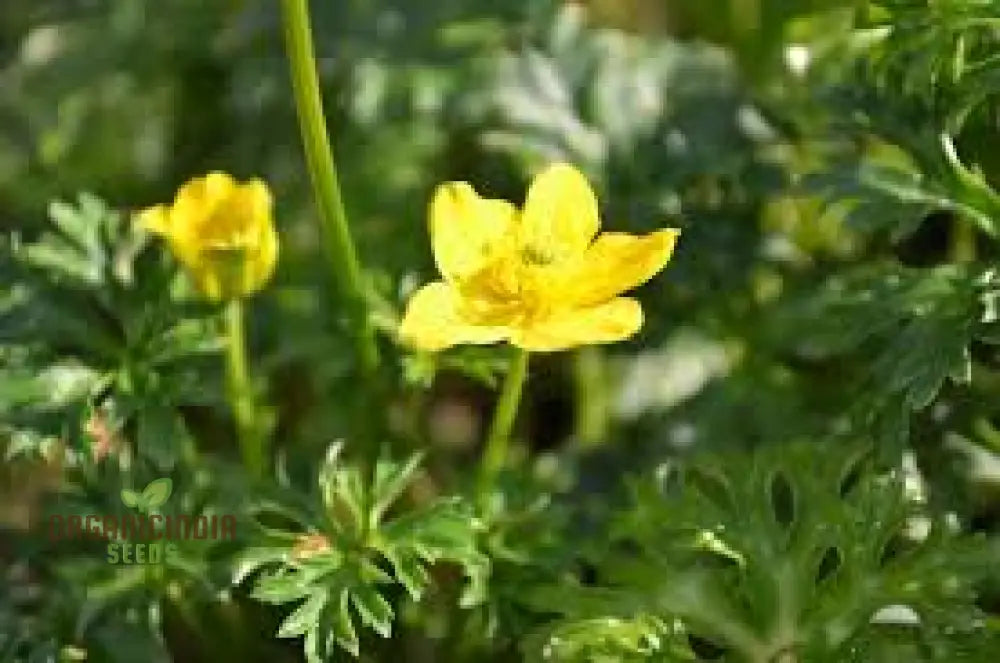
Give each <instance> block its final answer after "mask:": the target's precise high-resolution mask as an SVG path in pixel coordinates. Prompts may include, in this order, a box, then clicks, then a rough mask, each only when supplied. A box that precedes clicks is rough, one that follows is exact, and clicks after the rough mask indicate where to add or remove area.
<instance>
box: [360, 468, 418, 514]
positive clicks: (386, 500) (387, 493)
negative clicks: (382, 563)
mask: <svg viewBox="0 0 1000 663" xmlns="http://www.w3.org/2000/svg"><path fill="white" fill-rule="evenodd" d="M422 459H423V454H414V455H412V456H410V457H409V458H408V459H407V460H406V462H405V463H402V464H400V463H395V462H393V461H391V460H389V459H386V458H380V459H379V460H378V461H377V462H376V463H375V479H374V484H373V486H372V495H373V498H372V499H373V503H372V508H371V512H370V514H369V521H370V525H371V526H373V527H374V526H377V525H378V523H379V522H381V520H382V517H383V516H384V515H385V512H386V511H387V510H388V509H389V507H390V506H391V505H392V503H393V502H395V501H396V499H397V498H398V497H399V496H400V495H401V494H402V492H403V491H404V490H405V489H406V487H407V486H408V485H409V483H410V481H411V480H412V478H413V474H414V472H416V471H417V468H418V467H419V466H420V462H421V460H422Z"/></svg>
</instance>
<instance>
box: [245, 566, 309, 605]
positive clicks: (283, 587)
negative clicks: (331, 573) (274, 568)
mask: <svg viewBox="0 0 1000 663" xmlns="http://www.w3.org/2000/svg"><path fill="white" fill-rule="evenodd" d="M310 592H311V588H310V587H309V585H308V583H306V582H303V580H302V578H300V577H298V575H296V574H294V573H275V574H264V575H262V576H261V577H260V578H259V579H258V580H257V583H256V585H255V586H254V589H253V593H252V596H253V597H254V598H255V599H257V600H258V601H263V602H264V603H274V604H280V603H288V602H289V601H297V600H299V599H302V598H305V597H307V596H309V594H310Z"/></svg>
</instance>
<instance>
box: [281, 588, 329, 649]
mask: <svg viewBox="0 0 1000 663" xmlns="http://www.w3.org/2000/svg"><path fill="white" fill-rule="evenodd" d="M328 598H329V595H328V594H327V592H326V591H325V590H318V591H314V592H313V593H312V594H310V596H309V598H308V599H306V601H305V602H304V603H303V604H302V605H300V606H299V607H298V608H296V610H295V612H293V613H292V614H291V615H289V616H288V617H287V618H285V620H284V621H283V622H282V623H281V627H280V628H279V629H278V637H279V638H295V637H298V636H300V635H302V634H304V633H306V632H307V631H310V630H313V629H315V628H317V627H318V622H319V618H320V615H321V614H322V612H323V608H325V607H326V602H327V599H328Z"/></svg>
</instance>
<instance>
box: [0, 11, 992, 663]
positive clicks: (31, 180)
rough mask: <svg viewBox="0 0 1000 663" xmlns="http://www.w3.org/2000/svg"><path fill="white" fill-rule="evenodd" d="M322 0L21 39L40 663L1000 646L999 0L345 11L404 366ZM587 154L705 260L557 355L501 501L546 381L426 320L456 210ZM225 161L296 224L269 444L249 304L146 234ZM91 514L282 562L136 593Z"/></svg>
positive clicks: (25, 563)
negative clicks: (363, 313)
mask: <svg viewBox="0 0 1000 663" xmlns="http://www.w3.org/2000/svg"><path fill="white" fill-rule="evenodd" d="M279 4H280V3H275V2H267V1H265V0H246V1H241V2H227V3H204V2H196V1H195V0H164V1H163V2H156V3H141V2H120V3H80V2H72V1H69V0H45V1H44V2H35V3H4V5H3V7H2V8H0V53H2V54H3V56H4V57H3V60H2V62H3V64H2V65H0V117H2V118H3V121H2V122H0V228H2V229H3V237H2V238H0V277H2V278H0V453H2V454H3V459H4V462H3V463H2V464H0V661H3V662H6V661H11V662H12V663H13V662H17V663H21V662H22V661H30V662H33V661H52V660H60V661H74V660H93V661H112V662H114V661H123V662H124V661H136V660H152V661H167V660H192V661H196V660H240V661H255V660H261V661H264V660H266V661H278V662H279V663H280V662H284V661H289V662H290V661H298V660H302V659H303V657H305V659H306V660H309V661H326V660H355V659H356V660H361V661H397V660H406V661H414V662H416V663H420V662H423V661H454V662H455V663H463V662H467V661H477V662H485V661H496V662H498V663H499V662H501V661H512V660H529V661H558V662H564V663H597V662H600V663H605V662H606V663H612V662H618V661H651V662H653V661H660V662H668V661H669V662H674V661H707V660H717V661H733V662H741V661H749V662H752V663H757V662H759V663H765V662H770V663H798V662H801V663H812V662H816V663H825V662H827V661H829V662H831V663H833V662H836V663H841V662H844V661H872V662H876V663H878V662H882V661H885V662H886V663H890V662H895V661H904V660H905V661H958V660H967V661H973V662H976V661H983V662H986V661H992V660H997V658H998V657H1000V628H998V619H1000V617H998V615H1000V575H998V572H997V565H996V559H997V558H998V557H997V556H998V554H1000V548H998V541H1000V537H998V532H1000V509H998V508H997V504H998V502H997V500H998V498H1000V488H998V484H1000V470H998V468H1000V431H998V428H1000V423H998V422H1000V408H998V406H997V399H996V394H997V390H998V389H1000V353H998V344H1000V334H998V325H1000V318H998V301H1000V280H998V275H997V271H996V262H997V259H998V257H1000V251H998V249H997V246H998V244H997V240H998V237H1000V227H998V226H997V219H998V218H1000V193H998V191H1000V189H998V187H1000V160H998V157H997V150H996V149H995V145H996V141H997V136H998V133H997V113H996V103H995V102H996V98H997V94H998V92H1000V90H998V81H1000V58H998V57H997V55H996V53H997V52H998V51H997V47H998V41H1000V10H998V5H997V3H995V2H992V1H989V0H868V1H864V2H856V3H848V4H846V5H845V3H839V2H828V1H826V0H810V1H809V2H798V3H789V2H784V1H782V0H753V1H749V2H747V1H744V0H711V1H706V2H697V3H691V2H663V1H659V0H657V1H650V2H643V1H641V0H622V1H620V2H618V1H614V2H612V1H611V0H590V1H588V2H573V3H562V2H549V1H544V2H531V3H509V4H505V5H504V6H503V7H499V8H498V7H497V6H496V3H487V2H483V1H481V0H448V1H443V2H438V3H435V4H433V6H432V5H427V4H420V3H412V2H403V1H400V0H380V1H379V2H374V1H372V2H347V3H320V2H312V3H310V7H311V9H312V18H313V28H314V33H315V41H316V47H317V50H318V56H319V58H318V63H319V80H320V84H321V86H322V91H323V96H324V99H323V101H324V107H325V111H326V114H327V116H328V119H329V129H330V132H329V133H330V137H331V141H332V143H333V145H334V152H335V157H336V161H337V165H338V169H339V175H340V183H341V188H342V190H343V194H344V201H343V202H344V207H345V209H346V212H347V216H348V217H349V219H350V234H351V235H353V238H354V239H355V240H356V242H357V245H358V253H359V255H360V258H361V263H362V265H363V268H364V274H363V279H362V280H363V284H362V285H363V287H364V288H365V292H364V293H363V294H364V297H365V302H364V303H365V304H366V305H367V306H368V307H369V309H368V311H367V313H368V315H367V318H361V319H362V320H364V321H365V322H366V323H370V324H372V325H373V327H374V328H375V329H376V330H377V334H378V338H377V345H378V354H379V356H380V364H379V366H378V367H377V368H376V369H370V370H366V369H365V367H364V362H361V361H359V360H358V357H357V356H356V354H357V353H356V351H355V347H356V346H355V345H354V344H353V343H352V342H351V340H350V336H351V331H349V329H348V328H349V327H350V326H351V325H352V324H356V322H357V319H358V318H357V316H356V311H355V310H354V308H353V307H354V306H355V305H357V302H353V303H352V302H349V301H347V298H346V297H344V296H343V295H342V294H341V293H342V292H343V291H342V290H341V289H340V288H334V287H331V286H332V285H335V284H331V283H330V282H329V278H328V276H327V274H328V273H329V270H327V269H326V266H325V265H323V264H322V261H323V260H325V259H326V257H325V256H324V254H323V252H322V250H321V246H322V243H321V242H319V241H318V239H317V238H318V233H317V228H318V224H317V223H316V218H315V216H316V215H315V212H314V206H313V205H314V203H313V200H312V199H311V198H310V195H309V193H310V188H309V174H308V172H307V170H308V164H306V163H305V160H304V159H303V155H302V153H301V149H300V142H299V136H298V133H297V130H298V126H297V122H296V108H295V105H294V102H293V97H292V94H291V91H290V81H289V77H288V73H287V71H288V70H287V62H286V61H285V55H284V53H283V49H282V40H281V33H282V25H281V19H282V17H281V12H280V11H279V10H278V5H279ZM105 5H107V6H105ZM553 161H565V162H569V163H572V164H573V165H575V166H576V167H578V168H579V169H580V170H581V171H582V172H583V173H585V174H586V176H587V179H588V180H589V182H591V183H592V185H593V186H594V188H595V190H596V192H597V197H598V199H599V201H600V206H601V209H600V212H601V214H600V216H601V224H602V229H603V230H605V231H607V232H609V233H617V232H628V233H633V234H638V233H648V232H651V231H653V230H655V229H659V228H664V227H678V228H680V229H681V230H682V232H681V234H680V239H679V241H678V243H677V247H676V251H675V255H674V257H673V259H672V260H671V263H670V265H669V267H668V268H667V269H666V271H665V272H664V273H663V274H662V275H661V276H658V277H656V278H655V279H652V280H651V281H650V282H648V283H647V284H646V285H643V286H642V287H641V288H638V289H637V290H636V291H635V293H634V295H635V297H636V299H638V300H641V302H642V310H643V313H644V320H643V325H642V329H641V331H640V332H639V333H638V334H636V335H635V336H634V337H633V339H632V340H630V341H629V342H627V343H622V344H618V345H615V346H610V347H607V348H599V347H587V348H583V349H580V350H578V351H573V352H565V353H553V354H541V353H538V354H532V356H531V361H530V362H529V363H528V364H527V365H528V377H527V383H526V385H525V386H524V391H523V397H522V399H521V404H520V408H519V410H518V414H517V418H516V421H515V425H514V427H513V433H512V435H511V436H510V439H509V440H507V439H505V438H504V436H502V435H501V436H499V437H500V438H504V439H501V440H500V442H499V443H497V444H498V448H501V449H505V450H507V451H508V453H507V454H506V458H505V460H506V463H505V464H504V467H503V469H502V471H500V472H497V473H496V476H495V477H494V476H493V474H494V473H493V472H491V473H487V476H488V477H489V478H490V479H491V480H492V479H494V478H495V479H496V482H495V484H490V485H488V486H485V487H484V486H483V485H482V483H483V477H482V472H481V471H479V472H477V469H480V468H477V465H479V463H480V458H481V456H482V455H483V447H484V441H485V440H486V439H487V438H488V437H495V436H489V435H488V431H489V430H490V428H491V426H490V417H491V416H492V413H493V410H494V406H495V404H496V402H497V400H498V399H499V396H500V393H501V391H503V393H506V394H508V396H510V395H511V394H514V393H515V392H516V390H512V389H508V388H507V387H509V386H510V378H509V377H508V376H510V375H511V374H512V373H513V374H514V375H515V377H516V375H517V373H518V370H517V367H518V366H519V365H520V366H523V365H524V364H518V360H517V359H514V360H512V359H511V356H510V355H511V354H512V353H510V352H509V348H505V347H492V346H483V347H476V348H469V347H466V348H455V349H451V350H448V351H446V352H440V353H434V354H428V353H420V352H414V351H412V349H410V348H408V347H406V346H405V345H404V344H402V343H400V333H399V322H400V320H401V318H402V315H401V314H402V312H403V311H404V310H405V306H404V303H405V302H406V301H407V300H409V299H410V298H411V296H412V295H413V293H414V292H415V291H416V290H417V287H418V285H419V284H421V283H427V282H429V281H431V280H432V279H433V278H435V275H436V274H437V273H438V269H437V266H436V265H435V264H434V258H433V255H432V252H431V251H430V247H429V246H428V244H429V242H428V239H427V236H428V233H427V219H426V216H427V214H426V212H427V202H428V201H429V200H430V198H431V195H432V191H433V190H434V187H435V186H436V185H438V184H440V183H441V182H445V181H451V180H460V181H468V182H469V183H470V184H471V185H472V186H474V187H475V189H476V191H479V192H481V193H482V194H483V195H484V196H487V197H491V198H506V199H509V200H512V201H513V202H514V203H515V204H516V205H517V206H518V207H520V202H521V200H522V197H523V192H524V190H525V189H526V186H527V184H528V183H529V182H530V180H531V178H532V176H533V175H536V174H537V173H539V172H541V171H542V170H543V169H544V168H545V167H546V166H547V165H549V164H550V163H551V162H553ZM210 171H228V172H232V173H234V174H235V175H236V177H237V179H239V180H240V181H245V180H246V179H248V178H252V177H258V176H259V177H260V178H261V179H263V180H264V181H266V182H267V183H268V186H269V187H270V189H271V190H272V191H273V192H274V199H275V209H274V222H275V227H276V230H277V232H278V237H279V241H280V252H279V255H280V258H279V261H278V268H277V272H276V274H275V275H274V278H273V279H272V280H270V281H268V282H267V284H266V287H265V288H264V289H263V290H262V291H261V292H260V293H258V294H256V295H255V296H253V297H252V298H247V299H245V300H244V301H243V303H242V304H243V306H244V307H245V310H246V312H247V315H246V330H245V331H246V349H247V351H248V352H247V353H246V356H247V358H248V362H247V365H246V366H244V367H243V368H244V369H246V370H245V371H244V375H243V378H244V379H245V382H246V384H241V385H238V387H239V389H241V390H242V389H245V392H243V391H241V392H240V394H239V399H238V400H239V402H240V404H241V405H242V406H246V407H247V408H248V409H253V410H254V412H253V414H254V416H255V417H256V420H255V421H253V422H252V423H253V424H254V426H253V427H245V426H244V424H245V423H246V422H245V421H243V420H242V419H241V417H242V416H243V415H244V414H245V412H242V411H239V408H232V407H231V405H232V401H233V400H234V392H235V391H236V388H235V387H234V385H233V384H232V382H233V371H232V362H233V355H234V353H233V347H234V343H233V338H234V337H235V336H236V334H234V331H233V319H234V318H233V316H232V309H226V307H225V306H224V303H221V302H220V303H213V302H206V301H203V300H202V299H201V297H200V295H199V292H198V289H197V287H195V284H193V283H192V282H191V280H190V276H189V275H188V274H185V272H184V270H183V269H179V265H178V264H177V263H176V261H175V259H174V258H173V257H172V256H171V255H170V250H169V248H170V247H169V246H167V245H165V244H164V243H163V242H161V241H159V240H158V239H157V238H155V237H151V236H150V235H148V234H147V233H146V232H145V231H144V230H143V229H142V228H141V227H140V224H137V223H135V221H134V217H135V211H136V210H140V209H143V208H146V207H148V206H149V205H151V204H153V203H155V202H156V201H168V200H170V199H171V197H172V195H173V192H174V191H175V190H176V189H177V187H178V186H179V185H180V184H181V183H182V182H184V181H187V180H189V179H190V178H192V177H198V176H200V175H203V174H204V173H207V172H210ZM78 191H92V192H94V193H83V194H78V193H77V192H78ZM206 218H208V217H206ZM212 220H213V221H215V219H212ZM193 239H204V238H203V237H202V236H201V235H200V234H197V235H196V236H193ZM459 239H461V238H459ZM216 248H218V247H216ZM334 271H335V270H334ZM237 319H238V320H239V321H240V322H242V317H239V318H237ZM437 323H440V320H439V319H438V318H437V317H435V316H433V315H431V316H429V320H428V324H431V325H434V324H437ZM242 332H243V330H242V328H240V333H241V335H242ZM227 371H228V372H227ZM505 400H506V401H511V400H516V399H512V398H507V399H505ZM507 405H511V403H510V402H508V403H507ZM506 409H507V410H508V412H507V414H513V411H512V410H511V409H510V408H506ZM248 430H249V431H250V432H251V433H253V434H254V435H261V436H263V437H266V438H267V440H266V441H262V442H261V444H260V448H261V449H266V450H268V452H269V453H268V454H267V458H266V463H265V465H267V466H268V467H269V471H267V472H266V473H263V475H261V474H258V473H256V472H253V471H249V470H248V468H244V467H243V466H242V465H241V464H240V452H239V445H238V438H239V437H240V434H241V433H245V432H246V431H248ZM331 440H337V442H334V443H333V444H331ZM508 443H509V444H508ZM494 469H496V468H494ZM87 515H100V516H102V517H103V516H109V517H113V518H117V519H125V518H128V517H135V518H139V517H146V518H154V517H155V518H163V519H166V518H168V517H169V518H181V517H183V518H193V519H197V518H199V517H204V518H213V517H216V518H221V517H224V516H230V517H232V518H234V519H235V522H236V529H235V532H233V535H232V536H226V537H220V536H216V537H211V536H209V537H205V538H203V539H197V538H193V539H186V540H178V541H169V543H173V544H176V545H175V548H173V549H172V552H171V553H170V554H165V555H164V557H163V559H162V560H161V561H158V562H156V563H149V564H137V563H126V562H124V560H123V559H121V558H120V557H119V559H118V562H117V563H114V562H110V561H109V559H110V558H109V552H108V547H109V546H112V547H113V546H115V545H118V544H120V543H123V542H124V541H123V539H122V537H119V536H117V535H116V534H115V533H114V531H113V530H112V529H109V526H108V525H106V524H104V523H103V521H102V522H101V524H100V525H95V527H97V529H98V531H99V533H100V534H101V535H102V537H103V538H88V537H86V536H83V535H81V536H80V537H73V536H69V537H62V538H60V537H55V536H54V535H53V533H52V531H51V527H52V523H53V522H54V521H53V520H52V518H54V517H58V518H62V519H63V522H70V520H69V519H70V518H72V517H74V516H78V517H79V518H80V519H81V520H80V522H86V521H85V520H84V519H85V518H86V516H87ZM161 522H165V520H164V521H161ZM86 527H87V528H90V526H89V525H88V526H86ZM155 531H156V530H155V529H152V530H150V531H149V532H147V533H146V535H147V536H145V537H139V540H138V541H137V543H143V544H150V543H155V542H156V541H157V539H156V538H155V536H154V533H155ZM150 537H152V538H150Z"/></svg>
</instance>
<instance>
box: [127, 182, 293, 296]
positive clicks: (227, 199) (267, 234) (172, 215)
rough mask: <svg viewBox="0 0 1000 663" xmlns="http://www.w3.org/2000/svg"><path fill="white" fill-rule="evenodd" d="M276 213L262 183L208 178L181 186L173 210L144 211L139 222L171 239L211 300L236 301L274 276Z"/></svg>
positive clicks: (160, 207)
mask: <svg viewBox="0 0 1000 663" xmlns="http://www.w3.org/2000/svg"><path fill="white" fill-rule="evenodd" d="M273 207H274V201H273V199H272V198H271V192H270V191H269V190H268V188H267V184H265V183H264V182H263V181H261V180H259V179H253V180H250V181H249V182H246V183H242V184H241V183H239V182H236V181H235V180H234V179H233V178H232V177H230V176H229V175H227V174H225V173H209V174H208V175H206V176H204V177H198V178H195V179H193V180H191V181H190V182H188V183H187V184H185V185H184V186H182V187H181V188H180V190H179V191H178V192H177V196H176V197H175V198H174V202H173V203H172V204H170V205H156V206H155V207H150V208H149V209H146V210H144V211H142V212H141V213H140V214H139V217H138V222H139V224H140V225H142V226H143V227H144V228H146V229H147V230H149V231H150V232H153V233H156V234H158V235H162V236H163V237H164V238H165V239H166V241H167V243H168V244H169V246H170V249H171V251H173V253H174V255H175V256H176V257H177V259H178V261H180V263H181V264H182V265H183V266H184V268H185V269H186V270H187V271H188V273H189V274H190V275H191V276H192V277H193V279H194V281H195V283H196V284H197V285H198V288H199V289H200V290H201V291H202V293H204V295H205V296H206V297H208V298H210V299H214V300H219V299H231V298H236V297H243V296H245V295H249V294H251V293H254V292H256V291H258V290H260V289H261V288H262V287H264V284H265V283H267V281H268V280H269V279H270V278H271V275H272V274H273V273H274V267H275V264H276V263H277V260H278V234H277V232H276V231H275V229H274V220H273V218H272V208H273Z"/></svg>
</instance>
